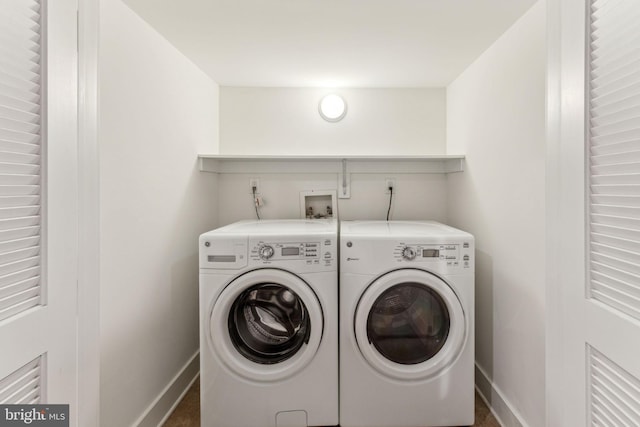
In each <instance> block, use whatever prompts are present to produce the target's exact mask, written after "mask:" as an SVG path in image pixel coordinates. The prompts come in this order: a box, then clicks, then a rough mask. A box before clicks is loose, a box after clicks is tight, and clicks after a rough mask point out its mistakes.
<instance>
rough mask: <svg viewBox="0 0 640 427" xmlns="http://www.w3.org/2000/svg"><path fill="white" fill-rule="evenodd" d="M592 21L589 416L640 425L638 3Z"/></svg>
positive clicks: (610, 7)
mask: <svg viewBox="0 0 640 427" xmlns="http://www.w3.org/2000/svg"><path fill="white" fill-rule="evenodd" d="M589 14H590V21H591V22H590V23H591V25H590V32H591V34H590V35H589V44H588V51H589V57H588V64H589V66H590V69H589V70H588V74H587V76H588V77H587V81H588V93H587V100H588V103H587V109H588V124H587V129H588V134H587V139H588V168H587V170H588V173H587V175H588V181H589V182H588V207H587V210H588V213H587V217H588V229H589V233H588V238H587V269H588V273H587V291H586V297H587V307H586V310H587V315H588V317H589V325H590V327H591V329H590V330H589V331H587V340H586V346H585V348H586V353H587V355H586V364H587V366H586V373H587V375H586V384H585V386H586V388H587V396H589V401H588V402H587V408H586V409H587V411H586V412H587V414H586V415H587V422H588V423H589V425H594V426H608V427H619V426H630V427H631V426H640V25H639V23H640V2H639V1H638V0H595V1H593V2H592V3H591V9H590V13H589Z"/></svg>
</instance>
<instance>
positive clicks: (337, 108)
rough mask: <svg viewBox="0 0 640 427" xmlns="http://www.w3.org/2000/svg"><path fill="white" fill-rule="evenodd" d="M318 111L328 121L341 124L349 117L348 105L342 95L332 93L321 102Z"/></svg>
mask: <svg viewBox="0 0 640 427" xmlns="http://www.w3.org/2000/svg"><path fill="white" fill-rule="evenodd" d="M318 110H319V111H320V116H322V118H323V119H325V120H326V121H328V122H339V121H340V120H342V118H343V117H344V116H346V115H347V103H346V102H345V100H344V99H343V98H342V97H341V96H340V95H336V94H333V93H332V94H330V95H327V96H325V97H324V98H322V99H321V100H320V104H319V105H318Z"/></svg>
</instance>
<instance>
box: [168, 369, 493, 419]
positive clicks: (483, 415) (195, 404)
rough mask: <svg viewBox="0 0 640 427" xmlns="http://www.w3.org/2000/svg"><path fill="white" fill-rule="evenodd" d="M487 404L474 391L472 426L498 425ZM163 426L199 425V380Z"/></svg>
mask: <svg viewBox="0 0 640 427" xmlns="http://www.w3.org/2000/svg"><path fill="white" fill-rule="evenodd" d="M499 426H500V424H498V422H497V421H496V419H495V418H494V417H493V415H492V414H491V412H490V411H489V408H487V405H485V404H484V402H483V401H482V399H480V397H479V396H478V394H477V393H476V423H475V424H474V425H473V427H499ZM164 427H200V381H199V380H198V381H196V382H195V384H193V386H192V387H191V389H190V390H189V391H188V392H187V394H186V395H185V396H184V399H182V402H180V404H179V405H178V407H177V408H176V410H175V411H173V414H171V416H170V417H169V419H168V420H167V422H166V423H165V424H164Z"/></svg>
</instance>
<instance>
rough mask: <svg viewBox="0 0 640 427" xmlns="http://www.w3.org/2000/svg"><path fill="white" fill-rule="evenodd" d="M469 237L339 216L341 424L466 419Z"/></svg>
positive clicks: (469, 392) (397, 425) (399, 425)
mask: <svg viewBox="0 0 640 427" xmlns="http://www.w3.org/2000/svg"><path fill="white" fill-rule="evenodd" d="M473 313H474V240H473V236H471V235H470V234H468V233H465V232H463V231H460V230H457V229H454V228H451V227H448V226H446V225H443V224H440V223H437V222H414V221H389V222H387V221H343V222H342V223H341V229H340V425H341V426H343V427H355V426H362V427H382V426H384V427H389V426H394V427H408V426H412V427H417V426H420V427H423V426H467V425H471V424H473V422H474V330H473V329H474V326H473V316H474V314H473Z"/></svg>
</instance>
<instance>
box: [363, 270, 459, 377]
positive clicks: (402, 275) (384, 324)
mask: <svg viewBox="0 0 640 427" xmlns="http://www.w3.org/2000/svg"><path fill="white" fill-rule="evenodd" d="M354 320H355V325H354V326H355V335H356V341H357V343H358V347H359V348H360V351H361V352H362V355H363V356H364V357H365V359H367V361H368V362H369V364H370V365H371V366H372V367H374V368H375V369H376V370H377V371H379V372H380V373H382V374H384V375H387V376H390V377H393V378H396V379H402V380H415V379H422V378H426V377H430V376H434V375H437V374H438V373H439V372H441V371H442V370H443V369H445V368H446V367H447V366H449V365H450V364H451V363H452V362H453V361H454V360H455V359H456V358H457V356H458V355H459V354H460V350H461V348H462V344H463V342H464V338H465V336H466V329H467V327H466V320H465V316H464V311H463V309H462V305H461V303H460V301H459V299H458V297H457V296H456V294H455V292H453V290H452V289H451V287H449V285H448V284H447V283H445V282H444V281H443V280H442V279H440V278H439V277H437V276H434V275H432V274H430V273H427V272H425V271H422V270H414V269H403V270H396V271H394V272H391V273H388V274H385V275H383V276H381V277H379V278H378V279H377V280H375V281H374V282H373V283H372V284H371V285H370V286H369V287H368V288H367V289H366V291H365V292H364V293H363V295H362V297H361V299H360V301H359V303H358V306H357V308H356V313H355V318H354Z"/></svg>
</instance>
